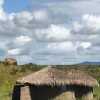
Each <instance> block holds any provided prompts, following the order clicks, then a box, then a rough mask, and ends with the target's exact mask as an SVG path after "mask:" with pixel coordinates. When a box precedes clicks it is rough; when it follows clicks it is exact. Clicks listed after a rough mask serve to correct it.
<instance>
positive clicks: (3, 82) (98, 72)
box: [0, 62, 100, 100]
mask: <svg viewBox="0 0 100 100" xmlns="http://www.w3.org/2000/svg"><path fill="white" fill-rule="evenodd" d="M94 66H95V67H94ZM42 67H46V66H41V65H35V64H26V65H5V64H3V63H2V62H1V63H0V100H11V94H12V90H13V86H14V84H15V82H16V79H17V78H19V77H21V76H24V75H27V74H29V73H32V72H35V71H37V70H39V69H41V68H42ZM57 67H58V68H60V69H62V70H68V69H71V68H74V69H80V70H83V71H85V72H87V73H89V74H90V75H92V76H93V77H95V78H96V79H97V80H98V81H99V80H100V65H69V66H68V65H58V66H57ZM94 96H95V97H96V98H99V97H100V88H97V87H96V88H95V89H94ZM97 100H98V99H97Z"/></svg>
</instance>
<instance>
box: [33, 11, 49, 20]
mask: <svg viewBox="0 0 100 100" xmlns="http://www.w3.org/2000/svg"><path fill="white" fill-rule="evenodd" d="M33 16H34V18H35V19H36V20H37V21H45V20H47V18H48V14H47V12H46V11H45V10H39V11H35V12H34V13H33Z"/></svg>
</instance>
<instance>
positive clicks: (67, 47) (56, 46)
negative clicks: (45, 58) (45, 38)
mask: <svg viewBox="0 0 100 100" xmlns="http://www.w3.org/2000/svg"><path fill="white" fill-rule="evenodd" d="M48 49H50V50H56V51H58V50H59V51H60V52H62V51H65V52H72V51H75V50H76V47H75V45H74V43H72V42H71V41H67V42H61V43H50V44H48Z"/></svg>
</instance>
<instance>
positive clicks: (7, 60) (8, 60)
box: [4, 58, 17, 65]
mask: <svg viewBox="0 0 100 100" xmlns="http://www.w3.org/2000/svg"><path fill="white" fill-rule="evenodd" d="M4 64H6V65H17V61H16V59H14V58H5V60H4Z"/></svg>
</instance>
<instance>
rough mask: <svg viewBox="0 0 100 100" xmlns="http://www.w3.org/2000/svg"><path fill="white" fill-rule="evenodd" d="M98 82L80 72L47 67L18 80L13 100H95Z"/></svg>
mask: <svg viewBox="0 0 100 100" xmlns="http://www.w3.org/2000/svg"><path fill="white" fill-rule="evenodd" d="M96 85H98V82H97V81H96V80H95V79H94V78H92V77H91V76H89V75H87V74H85V73H83V72H81V71H78V70H70V71H66V72H65V71H62V70H60V69H57V68H53V67H47V68H44V69H42V70H40V71H37V72H35V73H32V74H30V75H28V76H25V77H22V78H20V79H18V80H17V82H16V85H15V87H14V91H13V97H12V100H76V99H77V98H80V97H81V98H82V99H83V100H93V94H92V92H93V87H94V86H96Z"/></svg>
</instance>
